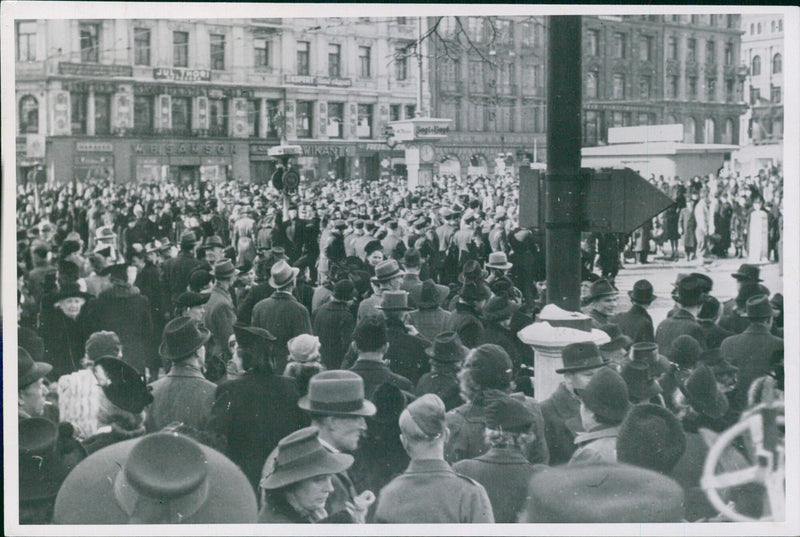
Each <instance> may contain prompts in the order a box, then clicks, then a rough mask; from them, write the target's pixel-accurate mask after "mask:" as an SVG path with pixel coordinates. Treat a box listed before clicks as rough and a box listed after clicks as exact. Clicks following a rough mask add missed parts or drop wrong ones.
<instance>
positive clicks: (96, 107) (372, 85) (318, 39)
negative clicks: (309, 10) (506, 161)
mask: <svg viewBox="0 0 800 537" xmlns="http://www.w3.org/2000/svg"><path fill="white" fill-rule="evenodd" d="M410 22H411V21H410V20H404V19H358V20H348V21H347V22H346V23H345V21H344V20H343V19H338V20H337V19H285V20H282V19H219V20H217V19H214V20H183V19H182V20H156V19H114V20H97V19H93V20H77V19H75V20H31V21H16V40H17V43H16V44H17V63H16V68H17V71H16V94H17V135H18V138H17V156H18V159H17V160H18V180H22V181H24V180H26V179H27V178H28V177H29V176H30V171H31V170H33V169H35V168H36V167H38V166H43V167H45V168H46V170H47V177H48V179H50V180H54V181H62V182H63V181H69V180H72V179H86V178H90V179H91V178H111V179H113V180H114V181H116V182H127V181H137V182H157V181H197V180H204V181H215V180H216V181H221V180H231V179H236V180H242V181H266V180H268V179H269V177H270V175H271V173H272V170H273V167H274V164H273V162H272V161H271V160H269V159H268V157H267V151H268V150H269V148H270V147H272V146H275V145H278V144H279V143H280V142H281V140H282V139H285V140H286V141H288V142H289V143H292V144H298V145H300V146H301V147H302V148H303V152H304V155H303V157H302V158H301V159H300V162H299V164H300V167H301V171H302V173H303V174H304V175H305V176H306V177H309V178H310V179H314V178H316V177H317V176H318V175H323V176H327V175H329V172H330V174H331V175H336V176H345V175H347V176H360V177H363V178H374V177H377V176H378V175H379V174H381V173H390V171H391V167H392V165H393V164H394V165H400V166H402V156H403V154H402V152H401V151H397V150H394V151H393V150H390V149H389V147H388V145H386V143H385V142H386V136H385V125H386V123H387V122H388V121H390V120H391V119H403V118H406V117H408V116H413V115H414V113H415V109H414V106H415V103H416V88H417V80H418V78H417V77H418V69H417V66H416V62H414V61H412V60H411V59H410V58H408V57H407V54H398V53H397V52H398V51H406V50H407V48H408V45H409V43H413V41H414V38H415V36H416V26H415V25H413V24H410Z"/></svg>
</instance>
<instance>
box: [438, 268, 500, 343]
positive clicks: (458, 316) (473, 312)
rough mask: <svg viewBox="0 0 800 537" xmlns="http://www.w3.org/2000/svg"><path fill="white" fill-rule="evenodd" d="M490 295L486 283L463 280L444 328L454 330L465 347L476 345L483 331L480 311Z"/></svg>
mask: <svg viewBox="0 0 800 537" xmlns="http://www.w3.org/2000/svg"><path fill="white" fill-rule="evenodd" d="M491 296H492V292H491V291H490V290H489V287H488V286H487V285H486V284H484V283H482V282H477V283H476V282H473V281H465V282H464V283H463V284H462V286H461V290H460V291H459V293H458V296H457V297H456V302H455V309H454V310H453V311H452V312H451V314H450V319H449V320H448V321H447V324H446V325H445V327H444V328H445V330H447V331H452V332H456V333H457V334H458V337H460V338H461V342H462V343H463V344H464V345H466V346H467V347H470V348H473V347H476V346H477V345H478V344H479V341H480V340H481V336H482V333H483V322H482V321H481V317H480V311H481V309H482V308H483V304H484V303H485V302H486V300H488V299H489V298H490V297H491Z"/></svg>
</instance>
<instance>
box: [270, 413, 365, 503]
mask: <svg viewBox="0 0 800 537" xmlns="http://www.w3.org/2000/svg"><path fill="white" fill-rule="evenodd" d="M352 465H353V457H352V455H347V454H345V453H332V452H330V451H328V450H327V449H325V447H323V445H322V444H321V443H320V441H319V430H318V429H317V428H316V427H313V426H312V427H306V428H304V429H300V430H299V431H295V432H293V433H292V434H290V435H289V436H287V437H285V438H283V439H282V440H281V441H280V442H279V443H278V455H277V457H275V459H274V460H273V466H272V468H271V469H270V470H269V471H268V473H267V475H266V476H265V477H264V479H262V480H261V488H262V489H266V490H274V489H279V488H283V487H286V486H288V485H292V484H294V483H299V482H300V481H304V480H306V479H310V478H312V477H317V476H321V475H328V474H338V473H340V472H344V471H345V470H347V469H348V468H350V466H352Z"/></svg>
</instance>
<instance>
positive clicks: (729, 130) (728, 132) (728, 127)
mask: <svg viewBox="0 0 800 537" xmlns="http://www.w3.org/2000/svg"><path fill="white" fill-rule="evenodd" d="M720 142H722V143H723V144H732V143H733V119H731V118H728V119H726V120H725V130H724V131H722V139H721V140H720Z"/></svg>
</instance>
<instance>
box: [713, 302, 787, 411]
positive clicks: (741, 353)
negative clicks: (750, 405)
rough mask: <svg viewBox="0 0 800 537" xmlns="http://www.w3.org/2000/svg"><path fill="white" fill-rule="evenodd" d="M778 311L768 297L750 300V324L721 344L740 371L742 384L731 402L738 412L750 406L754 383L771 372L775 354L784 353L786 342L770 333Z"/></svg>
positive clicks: (724, 353)
mask: <svg viewBox="0 0 800 537" xmlns="http://www.w3.org/2000/svg"><path fill="white" fill-rule="evenodd" d="M774 314H775V311H774V310H773V309H772V305H771V304H770V302H769V297H768V296H767V295H756V296H754V297H751V298H750V299H748V301H747V320H748V321H750V325H749V326H748V327H747V329H746V330H745V331H744V332H742V333H741V334H737V335H734V336H730V337H728V338H726V339H725V340H724V341H723V342H722V344H721V345H720V350H721V351H722V355H723V356H726V357H727V358H728V359H730V361H731V363H732V364H733V365H735V366H736V367H738V368H739V381H738V383H737V385H736V389H735V390H734V391H733V393H732V394H731V403H732V406H733V407H734V408H736V409H737V410H742V409H744V407H745V406H746V404H747V391H748V389H749V388H750V384H751V383H752V382H753V381H754V380H755V379H757V378H758V377H760V376H762V375H766V374H768V373H769V371H770V357H771V356H772V353H774V352H775V351H778V350H781V351H782V350H783V348H784V346H783V339H781V338H779V337H775V336H773V335H772V334H771V333H770V327H771V326H772V318H773V315H774Z"/></svg>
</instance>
